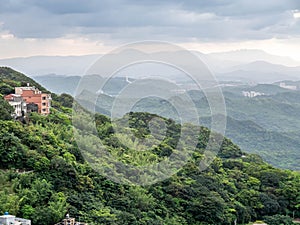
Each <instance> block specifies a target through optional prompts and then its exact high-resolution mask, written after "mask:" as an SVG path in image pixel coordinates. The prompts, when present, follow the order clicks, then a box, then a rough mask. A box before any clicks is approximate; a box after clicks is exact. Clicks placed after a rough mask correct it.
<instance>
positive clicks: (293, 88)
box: [279, 82, 297, 91]
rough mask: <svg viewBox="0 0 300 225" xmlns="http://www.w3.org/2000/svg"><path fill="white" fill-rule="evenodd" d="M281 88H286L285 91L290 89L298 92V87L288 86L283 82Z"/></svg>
mask: <svg viewBox="0 0 300 225" xmlns="http://www.w3.org/2000/svg"><path fill="white" fill-rule="evenodd" d="M279 86H280V87H281V88H285V89H289V90H293V91H295V90H297V86H293V85H286V84H285V83H284V82H281V83H280V84H279Z"/></svg>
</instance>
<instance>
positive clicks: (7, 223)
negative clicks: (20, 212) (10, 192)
mask: <svg viewBox="0 0 300 225" xmlns="http://www.w3.org/2000/svg"><path fill="white" fill-rule="evenodd" d="M0 225H31V220H26V219H22V218H17V217H15V216H13V215H9V214H8V213H7V212H6V213H5V214H4V215H3V216H0Z"/></svg>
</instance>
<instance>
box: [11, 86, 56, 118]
mask: <svg viewBox="0 0 300 225" xmlns="http://www.w3.org/2000/svg"><path fill="white" fill-rule="evenodd" d="M15 94H17V95H20V96H22V98H23V99H24V100H25V102H26V104H36V105H37V106H38V113H40V114H42V115H48V114H49V113H50V108H51V95H50V94H46V93H42V92H41V91H40V90H39V89H37V88H36V87H30V86H29V84H28V86H27V87H16V88H15Z"/></svg>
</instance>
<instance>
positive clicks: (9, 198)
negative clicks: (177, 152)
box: [0, 69, 300, 225]
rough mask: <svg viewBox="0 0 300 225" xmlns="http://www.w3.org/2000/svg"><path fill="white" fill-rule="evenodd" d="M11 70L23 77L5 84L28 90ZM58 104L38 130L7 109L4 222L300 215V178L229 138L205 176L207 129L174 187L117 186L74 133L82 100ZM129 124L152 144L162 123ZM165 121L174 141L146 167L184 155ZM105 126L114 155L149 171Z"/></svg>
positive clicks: (219, 220)
mask: <svg viewBox="0 0 300 225" xmlns="http://www.w3.org/2000/svg"><path fill="white" fill-rule="evenodd" d="M11 72H13V74H16V72H14V71H11V70H10V69H2V70H0V79H1V82H2V85H5V84H7V85H8V86H10V87H13V86H14V85H18V84H17V83H16V81H17V82H28V80H27V79H28V78H26V77H25V76H23V75H20V76H18V75H17V77H9V74H10V73H11ZM10 79H13V80H10ZM35 85H37V84H35ZM0 93H1V94H5V92H4V91H1V92H0ZM53 97H54V102H53V107H54V108H52V112H51V114H50V115H49V116H47V117H45V116H41V115H38V114H35V113H33V114H31V115H30V117H29V122H28V123H21V122H19V121H14V120H12V119H11V118H10V117H9V116H7V115H9V113H10V112H11V110H12V109H11V107H10V106H9V105H8V104H6V102H4V101H2V100H1V101H0V104H1V110H2V111H4V112H6V114H5V115H6V116H3V115H4V114H3V115H1V120H0V136H1V137H0V155H1V157H0V214H2V213H4V212H5V211H8V212H10V213H11V214H15V215H17V216H19V217H23V218H28V219H31V220H32V224H33V225H53V224H55V223H56V222H58V221H60V220H61V219H62V218H63V217H64V216H65V214H66V213H67V212H68V213H69V214H70V215H71V216H75V217H76V218H77V219H78V220H79V219H80V221H85V222H88V223H89V224H91V225H92V224H111V225H113V224H114V225H115V224H122V225H125V224H128V225H133V224H136V225H142V224H145V225H146V224H147V225H148V224H153V225H154V224H156V225H159V224H161V225H200V224H201V225H209V224H214V225H223V224H224V225H227V224H228V225H229V224H234V220H237V223H238V224H246V223H248V222H249V221H255V220H257V219H259V220H262V219H266V220H269V221H271V220H272V219H277V220H281V219H282V220H285V221H288V222H285V224H292V223H291V222H290V221H291V219H290V218H289V217H288V216H290V217H293V216H294V217H300V211H299V208H300V175H299V173H297V172H292V171H289V170H281V169H277V168H274V167H272V166H271V165H269V164H267V163H265V162H264V161H263V160H262V159H261V158H260V157H259V156H258V155H251V154H246V153H243V152H242V150H241V149H240V148H239V147H238V146H237V145H235V144H234V143H232V142H231V141H230V140H229V139H227V138H225V139H224V141H223V144H222V146H221V150H220V152H219V154H218V157H216V158H215V159H214V161H213V163H212V164H211V165H210V166H209V168H208V169H207V170H205V171H202V172H201V171H200V170H199V162H200V161H201V159H202V158H203V157H204V155H203V152H204V149H205V147H206V146H207V141H208V136H209V134H210V131H209V130H208V129H207V128H204V127H202V128H201V129H200V130H201V132H200V135H199V142H198V145H197V148H196V150H195V151H194V153H193V155H192V157H191V159H190V160H189V161H188V162H187V164H186V165H185V166H184V167H183V168H182V169H181V170H180V171H178V172H177V173H176V174H175V175H173V176H172V177H170V178H169V179H166V180H164V181H161V182H159V183H156V184H154V185H151V186H144V187H143V186H135V185H130V184H128V185H124V184H118V183H114V182H112V181H110V180H109V179H107V178H105V177H103V176H101V175H100V174H98V173H97V172H95V171H94V170H93V169H92V168H91V166H90V165H89V164H88V163H87V162H86V161H85V160H84V158H83V157H82V154H81V152H80V151H79V148H78V146H77V144H76V140H75V139H74V133H73V132H74V130H73V127H72V110H71V108H70V107H71V106H72V98H71V97H70V96H68V95H61V96H56V95H53ZM1 99H2V97H1ZM125 117H127V119H129V121H130V125H131V126H130V128H129V130H128V132H132V133H133V134H135V135H136V136H137V137H141V136H142V137H145V136H147V135H151V134H149V129H148V128H149V127H148V122H149V120H150V118H152V117H157V116H156V115H153V114H149V113H130V114H128V115H126V116H125ZM160 119H162V120H164V121H165V122H166V124H168V126H167V132H168V134H170V135H169V136H168V138H167V139H164V140H163V141H162V143H161V144H159V145H157V146H155V148H149V151H146V153H145V155H146V156H147V157H146V159H152V160H153V161H155V160H157V161H159V160H161V159H164V158H165V157H168V156H169V155H170V154H171V153H172V151H174V146H175V145H176V142H177V141H178V132H179V131H180V126H179V125H178V124H176V123H175V122H174V121H172V120H170V119H168V120H167V119H163V118H160ZM95 121H96V125H97V130H98V134H99V135H98V136H99V138H101V139H102V140H103V141H104V143H105V145H106V146H107V147H108V149H110V151H111V153H119V154H118V160H120V161H122V162H124V163H134V164H135V165H137V166H140V165H142V164H143V163H145V161H144V160H145V155H143V156H144V157H135V156H136V155H135V153H136V151H135V150H136V149H135V148H134V146H135V145H129V146H122V145H121V143H120V142H119V141H118V138H120V137H118V136H116V135H115V134H114V132H113V129H112V125H111V122H110V119H109V118H108V117H106V116H104V115H101V114H97V115H96V116H95ZM174 143H175V144H174ZM121 150H122V151H121ZM105 166H106V167H109V166H110V165H109V164H108V165H105ZM278 214H281V215H284V216H279V215H278ZM286 215H287V216H286ZM266 216H269V217H266ZM270 216H271V217H270Z"/></svg>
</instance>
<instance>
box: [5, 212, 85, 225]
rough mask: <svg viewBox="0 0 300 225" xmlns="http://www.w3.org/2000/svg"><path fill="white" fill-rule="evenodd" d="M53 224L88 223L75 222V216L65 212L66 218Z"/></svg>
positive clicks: (72, 224) (77, 224)
mask: <svg viewBox="0 0 300 225" xmlns="http://www.w3.org/2000/svg"><path fill="white" fill-rule="evenodd" d="M0 225H1V224H0ZM55 225H88V224H87V223H83V222H76V221H75V218H71V217H70V216H69V214H67V215H66V218H65V219H64V220H63V221H61V222H60V223H57V224H55Z"/></svg>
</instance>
